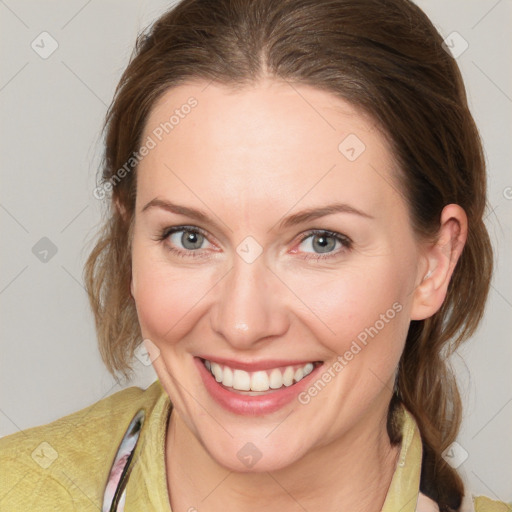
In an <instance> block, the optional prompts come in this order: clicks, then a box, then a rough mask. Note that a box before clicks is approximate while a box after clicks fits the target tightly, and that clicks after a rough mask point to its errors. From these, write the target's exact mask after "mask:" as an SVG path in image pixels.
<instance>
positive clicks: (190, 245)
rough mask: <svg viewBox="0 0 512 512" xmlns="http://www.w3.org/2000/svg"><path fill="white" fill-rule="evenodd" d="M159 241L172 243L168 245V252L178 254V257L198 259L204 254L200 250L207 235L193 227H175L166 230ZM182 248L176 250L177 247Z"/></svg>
mask: <svg viewBox="0 0 512 512" xmlns="http://www.w3.org/2000/svg"><path fill="white" fill-rule="evenodd" d="M158 240H160V241H161V242H167V241H169V242H170V243H168V244H166V248H167V250H169V251H170V252H173V253H175V254H177V255H178V256H183V257H187V256H192V257H197V256H201V255H202V254H201V253H200V252H199V251H198V249H202V248H203V247H201V246H202V244H203V242H204V241H205V240H207V238H206V233H204V232H203V231H202V230H201V229H199V228H196V227H193V226H175V227H172V228H166V229H164V231H163V232H162V233H161V235H159V237H158ZM180 245H181V246H182V247H183V249H180V248H178V249H177V248H176V246H178V247H179V246H180Z"/></svg>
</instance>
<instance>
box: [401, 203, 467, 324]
mask: <svg viewBox="0 0 512 512" xmlns="http://www.w3.org/2000/svg"><path fill="white" fill-rule="evenodd" d="M467 229H468V221H467V216H466V213H465V212H464V210H463V209H462V208H461V207H460V206H459V205H456V204H450V205H448V206H445V207H444V209H443V212H442V214H441V221H440V228H439V232H438V238H437V240H436V242H435V243H433V244H431V245H429V246H428V247H427V248H426V249H425V252H424V257H425V260H426V263H427V269H428V271H427V272H426V273H425V275H424V276H423V277H421V281H420V282H419V284H418V285H417V286H416V289H415V291H414V299H413V304H412V308H411V320H424V319H425V318H428V317H430V316H432V315H434V314H435V313H436V312H437V311H438V310H439V309H440V308H441V306H442V304H443V302H444V300H445V298H446V293H447V291H448V285H449V283H450V279H451V277H452V275H453V271H454V269H455V266H456V264H457V261H458V260H459V258H460V255H461V254H462V249H463V247H464V244H465V242H466V238H467ZM423 271H424V269H423Z"/></svg>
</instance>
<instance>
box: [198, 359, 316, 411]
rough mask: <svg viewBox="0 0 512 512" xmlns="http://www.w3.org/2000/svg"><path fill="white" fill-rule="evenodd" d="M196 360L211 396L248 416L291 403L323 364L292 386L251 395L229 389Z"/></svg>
mask: <svg viewBox="0 0 512 512" xmlns="http://www.w3.org/2000/svg"><path fill="white" fill-rule="evenodd" d="M194 361H195V363H196V365H197V367H198V370H199V374H200V375H201V379H202V380H203V383H204V386H205V388H206V389H207V391H208V392H209V393H210V395H211V397H212V398H213V399H214V400H215V401H216V402H217V403H218V404H220V405H222V407H224V408H225V409H227V410H228V411H231V412H234V413H235V414H241V415H246V416H260V415H263V414H270V413H273V412H275V411H277V410H279V409H281V408H282V407H284V406H285V405H287V404H289V403H290V402H291V401H293V399H294V398H295V397H297V395H298V394H299V393H300V392H301V391H303V390H304V389H305V388H306V387H307V386H308V385H309V382H310V381H311V380H312V378H314V376H315V375H316V373H317V372H318V370H319V368H321V366H323V365H318V366H316V367H315V368H314V369H313V371H312V372H311V373H310V374H309V375H306V377H304V378H303V379H302V380H300V381H299V382H297V383H296V384H293V385H292V386H288V387H287V386H283V387H282V388H279V389H278V390H275V391H271V392H269V393H268V394H265V395H257V396H250V395H243V394H240V393H235V392H233V391H229V389H227V388H225V387H224V386H222V385H221V384H219V383H218V382H217V381H216V380H215V377H214V376H213V375H212V374H211V372H210V371H209V370H207V369H206V367H205V365H204V363H203V361H202V359H199V358H198V357H195V358H194Z"/></svg>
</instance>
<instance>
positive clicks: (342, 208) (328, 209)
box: [141, 197, 374, 229]
mask: <svg viewBox="0 0 512 512" xmlns="http://www.w3.org/2000/svg"><path fill="white" fill-rule="evenodd" d="M150 208H162V209H163V210H166V211H168V212H171V213H176V214H178V215H185V216H187V217H190V218H191V219H195V220H198V221H201V222H204V223H205V224H207V223H213V222H212V220H211V219H210V216H209V215H208V214H207V213H206V212H205V211H202V210H197V209H196V208H191V207H189V206H183V205H180V204H176V203H172V202H170V201H167V200H165V199H159V198H157V197H155V198H154V199H152V200H151V201H149V203H147V204H146V206H144V208H142V210H141V212H144V211H147V210H149V209H150ZM335 213H348V214H352V215H358V216H360V217H364V218H367V219H373V218H374V217H373V216H372V215H370V214H368V213H366V212H363V211H362V210H359V209H358V208H355V207H354V206H351V205H349V204H346V203H333V204H329V205H326V206H322V207H320V208H308V209H306V210H302V211H300V212H297V213H294V214H292V215H289V216H287V217H285V218H283V219H282V220H280V221H279V222H278V223H277V226H278V228H279V229H283V228H289V227H292V226H296V225H298V224H304V223H306V222H308V221H311V220H315V219H319V218H320V217H325V216H327V215H333V214H335ZM213 224H214V223H213ZM272 229H273V228H272Z"/></svg>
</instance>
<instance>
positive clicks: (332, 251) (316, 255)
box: [157, 226, 352, 260]
mask: <svg viewBox="0 0 512 512" xmlns="http://www.w3.org/2000/svg"><path fill="white" fill-rule="evenodd" d="M157 240H158V241H160V242H162V243H164V244H165V247H166V249H167V250H168V251H169V252H172V253H174V254H176V255H177V256H180V257H184V258H185V257H192V258H196V257H206V258H207V257H209V256H210V254H208V253H206V254H205V253H204V252H203V251H201V249H205V247H203V243H204V242H205V241H208V236H207V234H206V232H204V231H203V230H202V229H200V228H198V227H195V226H173V227H170V228H165V229H164V230H163V231H162V232H161V233H160V234H159V235H158V237H157ZM308 240H310V242H308V243H307V244H305V245H307V248H310V249H312V250H313V252H308V251H307V250H306V251H305V252H306V255H305V256H301V258H302V259H305V260H310V259H314V260H322V259H328V258H335V257H337V256H339V255H340V254H341V253H344V252H345V251H347V250H350V249H351V247H352V241H351V240H350V239H349V238H348V237H347V236H345V235H342V234H340V233H335V232H333V231H327V230H324V229H322V230H319V229H317V230H312V231H309V232H307V233H306V234H305V235H303V236H302V238H301V240H300V244H299V246H300V245H302V244H304V243H305V242H306V241H308ZM208 243H210V242H208ZM180 246H181V247H180ZM336 249H337V250H336ZM296 252H304V250H301V251H293V253H296Z"/></svg>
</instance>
